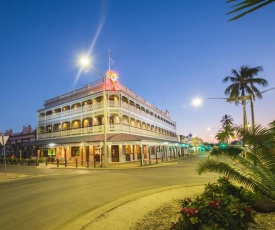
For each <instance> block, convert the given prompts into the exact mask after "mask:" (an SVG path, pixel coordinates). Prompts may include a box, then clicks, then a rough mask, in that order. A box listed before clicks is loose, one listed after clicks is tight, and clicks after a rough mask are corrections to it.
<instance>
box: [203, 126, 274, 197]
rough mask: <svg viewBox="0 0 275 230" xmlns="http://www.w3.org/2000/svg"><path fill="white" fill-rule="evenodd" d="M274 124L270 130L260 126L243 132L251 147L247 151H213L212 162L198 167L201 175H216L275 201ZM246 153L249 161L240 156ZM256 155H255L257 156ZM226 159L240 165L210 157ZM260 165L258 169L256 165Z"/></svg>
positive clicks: (214, 149)
mask: <svg viewBox="0 0 275 230" xmlns="http://www.w3.org/2000/svg"><path fill="white" fill-rule="evenodd" d="M274 124H275V121H273V122H272V123H270V128H263V127H262V126H260V125H257V126H255V127H254V129H252V128H250V129H247V130H244V129H242V128H240V129H239V130H238V132H240V133H241V134H242V136H243V138H244V140H245V142H246V143H247V144H248V145H247V147H246V148H243V147H238V146H233V145H232V146H228V147H227V149H220V148H217V147H214V148H213V149H212V151H211V153H210V158H208V159H206V160H204V161H202V162H201V163H200V164H199V167H198V172H199V174H202V173H207V172H217V173H221V174H223V175H226V176H228V177H230V178H231V179H233V180H236V181H237V182H239V183H241V184H243V185H245V186H246V187H249V188H251V189H253V190H254V191H255V192H258V193H259V194H261V195H265V196H267V197H269V198H271V199H274V200H275V180H274V178H275V132H274ZM243 152H245V153H246V155H247V158H244V157H242V156H241V153H243ZM255 152H256V154H255ZM218 155H224V156H227V157H228V158H231V159H232V160H233V161H234V162H235V163H237V164H229V163H226V162H220V161H219V160H214V159H212V157H211V156H218ZM255 161H256V162H257V166H255V164H254V162H255Z"/></svg>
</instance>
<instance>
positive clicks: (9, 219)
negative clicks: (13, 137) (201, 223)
mask: <svg viewBox="0 0 275 230" xmlns="http://www.w3.org/2000/svg"><path fill="white" fill-rule="evenodd" d="M205 155H206V154H205V153H204V154H200V155H197V156H194V157H190V158H184V159H180V160H179V163H178V164H176V165H171V166H165V167H156V168H150V167H143V168H135V169H65V168H58V169H57V168H54V169H53V168H52V169H49V168H34V167H22V166H8V168H7V172H8V173H22V175H25V177H20V178H18V179H7V180H1V181H0V197H1V203H0V229H5V230H6V229H12V230H14V229H18V230H20V229H40V230H43V229H47V230H48V229H63V227H64V226H68V225H69V224H70V223H72V222H74V221H75V220H76V219H78V218H79V217H81V216H83V215H85V214H87V213H89V212H91V211H93V210H95V209H97V208H99V207H101V206H102V205H105V204H107V203H109V202H112V201H115V200H118V199H120V198H123V197H126V196H129V195H131V194H135V193H139V192H143V191H146V190H151V189H156V188H162V187H166V186H174V185H182V184H194V183H205V184H206V183H208V182H210V181H215V180H216V179H217V178H218V175H217V174H214V173H209V174H205V175H198V174H197V172H196V167H197V163H198V161H200V160H201V159H203V158H204V157H205ZM0 173H4V167H3V165H0Z"/></svg>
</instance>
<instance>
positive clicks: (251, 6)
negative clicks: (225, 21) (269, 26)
mask: <svg viewBox="0 0 275 230" xmlns="http://www.w3.org/2000/svg"><path fill="white" fill-rule="evenodd" d="M236 1H237V0H228V1H227V2H226V3H231V2H236ZM273 2H275V0H243V1H242V2H240V3H238V4H235V5H233V6H232V7H233V8H235V9H234V10H232V11H230V12H229V13H227V14H232V13H236V12H239V11H243V10H246V11H244V12H243V13H241V14H239V15H237V16H235V17H233V18H231V19H230V20H229V21H233V20H236V19H238V18H240V17H243V16H244V15H246V14H249V13H251V12H253V11H255V10H258V9H260V8H262V7H264V6H266V5H268V4H270V3H273Z"/></svg>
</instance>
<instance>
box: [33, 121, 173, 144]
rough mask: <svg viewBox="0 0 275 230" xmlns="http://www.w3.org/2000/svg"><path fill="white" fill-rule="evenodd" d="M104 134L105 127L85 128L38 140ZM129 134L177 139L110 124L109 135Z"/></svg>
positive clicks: (46, 136) (41, 136)
mask: <svg viewBox="0 0 275 230" xmlns="http://www.w3.org/2000/svg"><path fill="white" fill-rule="evenodd" d="M103 132H104V125H97V126H92V127H83V128H78V129H68V130H61V131H56V132H51V133H38V137H37V139H39V140H41V139H47V138H56V137H72V136H81V135H87V134H103ZM121 132H122V133H128V134H134V135H140V136H148V137H153V138H160V139H164V140H172V141H176V140H177V138H176V137H171V136H167V135H164V134H162V133H157V132H153V131H150V130H145V129H141V128H137V127H134V126H129V125H125V124H110V125H109V126H108V127H107V133H121Z"/></svg>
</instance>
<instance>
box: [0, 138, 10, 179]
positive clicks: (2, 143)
mask: <svg viewBox="0 0 275 230" xmlns="http://www.w3.org/2000/svg"><path fill="white" fill-rule="evenodd" d="M8 139H9V136H4V135H3V134H2V138H1V139H0V143H1V145H2V146H3V152H4V164H5V176H6V175H7V163H6V147H5V145H6V143H7V141H8Z"/></svg>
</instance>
